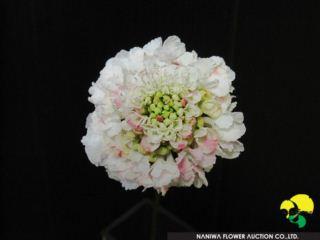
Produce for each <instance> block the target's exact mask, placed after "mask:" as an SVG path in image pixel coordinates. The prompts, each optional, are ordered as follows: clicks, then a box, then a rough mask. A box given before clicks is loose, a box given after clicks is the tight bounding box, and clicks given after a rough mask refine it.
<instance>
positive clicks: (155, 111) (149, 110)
mask: <svg viewBox="0 0 320 240" xmlns="http://www.w3.org/2000/svg"><path fill="white" fill-rule="evenodd" d="M186 105H187V100H186V99H185V98H183V96H181V94H171V93H163V92H161V91H157V92H155V93H154V94H153V95H149V96H146V97H145V98H144V99H143V101H142V110H141V114H142V115H145V116H148V117H149V118H150V122H151V124H152V125H156V124H158V122H162V123H163V124H165V125H166V126H168V125H170V124H171V123H172V122H174V121H175V120H177V119H178V118H179V117H182V116H183V115H184V109H185V107H186Z"/></svg>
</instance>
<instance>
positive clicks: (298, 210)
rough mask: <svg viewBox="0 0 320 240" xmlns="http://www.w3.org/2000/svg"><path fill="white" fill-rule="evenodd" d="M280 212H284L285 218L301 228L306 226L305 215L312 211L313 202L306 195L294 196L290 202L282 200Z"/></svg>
mask: <svg viewBox="0 0 320 240" xmlns="http://www.w3.org/2000/svg"><path fill="white" fill-rule="evenodd" d="M280 210H285V211H286V218H287V219H288V220H289V221H290V222H291V223H292V224H296V225H298V227H299V228H303V227H304V226H306V224H307V219H306V215H307V214H312V213H313V210H314V203H313V200H312V199H311V198H310V197H309V196H308V195H307V194H297V195H294V196H293V197H292V198H290V200H284V201H283V202H282V203H281V205H280Z"/></svg>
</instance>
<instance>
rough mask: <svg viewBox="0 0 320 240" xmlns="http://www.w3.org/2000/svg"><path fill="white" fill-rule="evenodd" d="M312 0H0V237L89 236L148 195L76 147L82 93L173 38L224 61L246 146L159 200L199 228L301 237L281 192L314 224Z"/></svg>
mask: <svg viewBox="0 0 320 240" xmlns="http://www.w3.org/2000/svg"><path fill="white" fill-rule="evenodd" d="M319 10H320V8H319V5H318V1H213V0H212V1H187V0H186V1H131V2H130V3H128V2H125V1H89V0H88V1H84V0H78V1H40V0H39V1H35V0H28V1H27V0H26V1H4V2H1V15H0V16H1V32H2V34H1V35H2V37H1V62H2V68H1V112H2V114H1V115H2V117H1V118H2V120H3V124H2V125H1V127H2V128H1V139H2V144H1V158H2V159H3V160H2V162H1V178H2V179H1V185H2V187H1V200H2V201H1V218H2V220H4V221H3V222H4V223H3V224H2V230H1V234H2V237H1V239H98V236H99V232H100V230H101V229H102V228H103V227H104V226H105V225H107V224H108V223H110V222H111V221H112V220H113V219H115V218H116V217H118V216H119V215H120V214H121V213H122V212H124V211H125V210H126V209H128V208H129V207H131V206H132V205H134V204H135V203H136V202H138V201H139V200H140V199H142V198H144V197H149V195H151V193H152V191H151V190H149V191H147V192H145V193H141V192H140V191H139V190H136V191H129V192H126V191H124V190H123V189H122V188H121V187H120V184H119V183H118V182H115V181H113V180H110V179H108V177H107V174H106V173H105V171H104V169H103V168H96V167H95V166H93V165H92V164H91V163H90V162H89V161H88V159H87V157H86V155H85V152H84V148H83V146H82V145H81V143H80V139H81V137H82V136H83V135H84V134H85V127H84V125H85V119H86V116H87V114H88V113H89V112H91V111H93V105H92V104H90V103H89V102H88V101H87V97H88V93H87V91H88V88H89V86H90V84H91V82H92V81H95V80H96V79H97V77H98V74H99V71H100V70H101V69H102V68H103V66H104V63H105V61H106V60H107V59H108V58H110V57H112V56H114V55H115V54H116V53H117V52H118V51H119V50H121V49H130V48H131V47H134V46H143V45H144V44H145V43H147V42H148V41H150V40H151V39H153V38H155V37H158V36H162V37H163V38H166V37H167V36H170V35H173V34H175V35H178V36H179V37H180V38H181V39H182V41H183V42H185V43H186V46H187V49H188V50H193V49H194V50H196V51H197V52H198V54H199V56H201V57H209V56H211V55H218V56H222V57H224V58H225V60H226V62H227V64H228V65H230V66H232V68H233V69H234V70H235V72H236V74H237V78H236V80H235V82H234V85H235V87H236V92H235V94H236V95H237V101H238V102H239V104H238V107H237V109H238V110H240V111H243V112H244V115H245V124H246V126H247V132H246V134H245V136H244V137H243V138H242V141H243V143H244V145H245V148H246V150H245V152H244V153H243V154H242V155H241V156H240V158H239V159H235V160H223V159H219V160H218V162H217V164H216V167H215V168H214V169H213V171H212V172H211V173H210V174H209V175H208V179H209V187H208V188H203V189H200V190H198V189H194V188H180V189H177V188H173V189H171V190H170V191H169V192H168V194H167V195H166V197H165V198H163V199H161V204H162V205H163V206H165V207H166V208H167V209H169V210H170V211H172V212H173V213H174V214H176V215H178V216H180V217H181V218H182V219H184V220H185V221H186V222H188V223H189V224H191V225H192V226H193V227H194V228H195V229H196V230H198V231H297V228H296V226H294V225H292V224H290V223H288V221H286V220H285V218H284V215H282V214H281V212H280V211H279V206H280V203H281V201H282V200H284V199H287V198H290V197H291V196H293V195H294V194H297V193H306V194H309V195H310V196H311V197H312V198H313V199H314V202H315V205H316V207H315V212H314V214H313V215H312V216H308V217H307V219H308V224H307V226H306V227H305V228H304V231H320V187H319V185H320V175H319V170H320V168H319V166H320V164H319V162H320V159H319V154H320V146H319V144H320V141H319V133H320V132H319V126H320V125H319V99H320V98H319V90H318V87H317V83H318V82H319V81H320V80H319V53H320V52H319V47H318V45H319V42H320V41H319V38H318V35H317V31H319V18H318V15H319V12H320V11H319Z"/></svg>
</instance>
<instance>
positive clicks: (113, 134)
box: [82, 36, 246, 195]
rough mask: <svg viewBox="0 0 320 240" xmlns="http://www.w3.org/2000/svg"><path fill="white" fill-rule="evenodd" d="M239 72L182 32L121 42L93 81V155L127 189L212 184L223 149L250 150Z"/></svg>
mask: <svg viewBox="0 0 320 240" xmlns="http://www.w3.org/2000/svg"><path fill="white" fill-rule="evenodd" d="M234 79H235V73H234V72H233V71H232V70H231V69H230V68H229V67H228V66H227V65H226V64H225V62H224V60H223V59H222V58H221V57H216V56H213V57H210V58H200V57H198V55H197V53H196V52H195V51H192V52H187V51H186V48H185V44H184V43H182V42H181V41H180V39H179V38H178V37H177V36H170V37H168V38H167V39H166V40H165V41H164V42H162V39H161V38H156V39H154V40H152V41H150V42H149V43H147V44H146V45H145V46H144V47H143V48H139V47H134V48H132V49H130V51H125V50H121V51H120V52H119V53H118V54H117V55H116V56H115V57H113V58H110V59H109V60H108V61H107V62H106V65H105V67H104V68H103V69H102V70H101V72H100V76H99V78H98V80H97V81H96V82H94V83H92V86H91V87H90V89H89V93H90V97H89V101H90V102H91V103H93V104H94V106H95V110H94V111H93V112H92V113H90V114H89V115H88V117H87V122H86V128H87V134H86V135H85V136H84V137H83V138H82V143H83V145H84V146H85V151H86V153H87V155H88V158H89V160H90V161H91V162H92V163H93V164H94V165H96V166H103V167H105V169H106V171H107V173H108V176H109V177H110V178H112V179H114V180H117V181H119V182H121V184H122V186H123V187H124V188H125V189H136V188H138V187H142V188H143V189H147V188H154V189H156V190H157V191H158V192H159V193H162V194H163V195H164V194H165V193H166V192H167V190H168V189H169V188H170V187H173V186H176V187H189V186H192V185H194V186H195V187H198V188H199V187H201V186H202V185H205V186H207V185H208V181H207V179H206V173H207V172H209V171H210V170H211V169H212V167H213V165H214V164H215V162H216V157H217V156H219V157H222V158H227V159H232V158H236V157H238V156H239V154H240V152H242V151H244V147H243V145H242V143H241V142H240V141H239V140H238V139H239V138H240V137H241V136H242V135H243V134H244V133H245V131H246V128H245V125H244V124H243V114H242V113H241V112H235V111H234V108H235V107H236V102H234V101H233V99H234V96H233V95H232V92H233V90H234V88H233V86H232V82H233V80H234Z"/></svg>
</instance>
